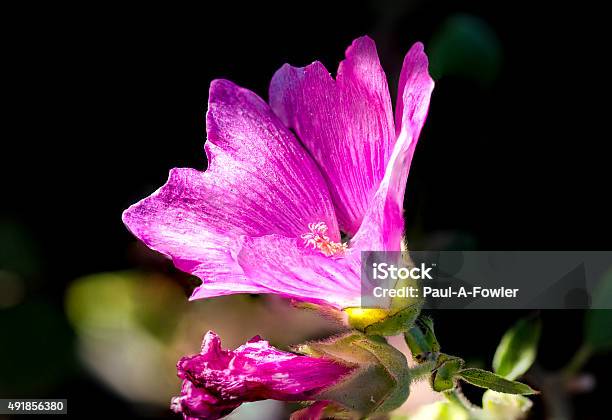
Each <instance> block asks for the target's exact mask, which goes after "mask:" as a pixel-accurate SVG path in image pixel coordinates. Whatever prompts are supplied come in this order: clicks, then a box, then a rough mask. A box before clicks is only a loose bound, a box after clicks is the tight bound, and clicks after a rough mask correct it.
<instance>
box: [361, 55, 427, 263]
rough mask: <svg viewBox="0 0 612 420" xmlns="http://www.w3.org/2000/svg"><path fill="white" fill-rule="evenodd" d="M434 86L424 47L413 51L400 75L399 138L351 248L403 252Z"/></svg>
mask: <svg viewBox="0 0 612 420" xmlns="http://www.w3.org/2000/svg"><path fill="white" fill-rule="evenodd" d="M433 88H434V82H433V80H432V79H431V77H430V76H429V72H428V60H427V56H426V55H425V53H424V52H423V44H421V43H416V44H414V45H413V47H412V48H411V49H410V51H409V52H408V54H406V58H405V59H404V65H403V67H402V73H401V75H400V91H399V98H398V107H397V111H398V113H397V116H396V119H397V124H398V127H400V129H399V137H398V139H397V143H396V144H395V147H394V149H393V154H392V155H391V158H390V160H389V164H388V165H387V168H386V171H385V177H384V179H383V181H382V182H381V184H380V187H379V188H378V191H376V195H375V197H374V199H373V200H372V204H371V206H370V208H368V211H367V213H366V216H365V217H364V221H363V224H362V225H361V227H360V229H359V232H357V234H356V235H355V237H354V238H353V240H352V241H351V247H355V248H357V249H362V250H369V251H385V250H397V251H399V250H400V249H401V241H402V236H403V233H404V219H403V214H402V213H403V203H404V192H405V191H406V181H407V179H408V172H409V170H410V163H411V162H412V156H413V155H414V150H415V148H416V145H417V141H418V139H419V134H420V133H421V129H422V128H423V124H425V119H426V118H427V111H428V109H429V100H430V98H431V93H432V91H433Z"/></svg>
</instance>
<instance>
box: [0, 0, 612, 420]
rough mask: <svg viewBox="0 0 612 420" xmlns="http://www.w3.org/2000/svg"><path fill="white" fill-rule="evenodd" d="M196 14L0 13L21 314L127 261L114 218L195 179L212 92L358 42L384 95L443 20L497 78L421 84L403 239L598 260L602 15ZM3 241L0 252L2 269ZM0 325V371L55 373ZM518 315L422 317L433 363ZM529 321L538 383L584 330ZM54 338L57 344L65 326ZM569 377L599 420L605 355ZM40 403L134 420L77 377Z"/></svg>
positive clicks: (207, 7) (129, 9) (327, 57)
mask: <svg viewBox="0 0 612 420" xmlns="http://www.w3.org/2000/svg"><path fill="white" fill-rule="evenodd" d="M209 3H212V2H207V3H202V5H201V6H200V7H197V8H194V7H175V6H172V7H170V6H167V5H166V6H152V5H146V6H145V5H142V6H138V7H136V6H125V5H123V6H117V7H111V6H109V5H103V4H100V5H98V6H97V7H93V6H88V7H86V8H85V7H83V6H71V7H67V6H53V7H48V6H47V7H42V8H34V6H32V8H31V9H27V10H14V11H10V12H9V13H7V14H6V15H5V17H4V20H7V21H8V22H7V23H8V24H9V26H7V29H8V31H7V35H6V37H5V42H4V44H5V53H4V54H3V55H4V56H5V58H6V60H3V61H4V64H3V67H4V68H5V70H8V71H7V73H5V77H4V83H3V85H4V88H5V89H6V91H8V92H9V95H7V96H5V99H8V100H5V104H6V105H7V108H8V110H7V112H6V113H5V116H6V117H8V118H7V121H6V126H5V127H6V128H8V130H7V132H6V134H5V135H4V136H3V139H2V149H3V152H2V156H1V161H0V162H1V163H2V177H3V182H2V189H3V191H2V198H1V203H2V204H1V208H0V219H1V221H2V222H3V223H5V225H10V226H18V229H19V230H20V231H23V232H26V235H27V237H28V241H29V243H30V245H28V246H30V248H31V249H33V250H34V251H33V252H35V253H36V254H37V255H38V261H39V264H40V266H39V269H38V270H37V272H36V274H35V275H34V276H33V277H35V280H32V281H30V283H28V288H27V290H26V299H30V300H31V299H44V300H45V301H46V302H49V304H50V305H56V306H58V307H61V305H62V299H63V296H64V291H65V287H66V286H67V284H68V283H69V282H70V281H71V280H73V279H74V278H77V277H79V276H82V275H85V274H87V273H92V272H102V271H112V270H120V269H125V268H129V267H133V266H134V265H137V264H139V261H138V259H136V258H134V253H133V252H130V249H133V246H134V242H135V239H134V238H133V237H132V236H131V235H130V234H129V233H128V231H127V230H126V229H125V227H124V226H123V224H122V223H121V219H120V215H121V211H122V210H123V209H125V208H126V207H127V206H129V205H130V204H132V203H133V202H135V201H136V200H139V199H140V198H142V197H144V196H146V195H148V194H149V193H151V192H152V191H153V190H154V189H156V188H157V187H159V186H160V185H161V184H162V183H163V182H165V180H166V177H167V172H168V170H169V169H170V168H172V167H195V168H200V169H204V168H205V167H206V159H205V155H204V153H203V143H204V141H205V137H206V136H205V124H204V114H205V111H206V102H207V97H208V85H209V83H210V81H211V80H212V79H214V78H227V79H230V80H232V81H234V82H236V83H238V84H239V85H241V86H244V87H248V88H250V89H252V90H253V91H255V92H256V93H258V94H260V95H262V96H263V97H264V98H267V87H268V83H269V80H270V78H271V76H272V74H273V73H274V71H275V70H276V69H278V68H279V67H280V66H281V65H282V64H283V63H285V62H290V63H292V64H294V65H306V64H308V63H310V62H311V61H313V60H315V59H318V60H321V61H322V62H323V63H324V64H325V65H326V66H327V68H328V69H329V70H330V71H332V73H333V72H335V68H336V66H337V64H338V62H339V61H340V60H341V59H342V58H343V52H344V49H345V48H346V47H347V46H348V45H350V42H351V41H352V40H353V39H354V38H356V37H358V36H360V35H363V34H369V35H370V36H372V37H373V38H374V40H375V41H376V42H377V46H378V50H379V55H380V57H381V62H382V65H383V67H384V68H385V70H386V72H387V75H388V77H389V80H390V88H391V90H392V97H393V98H395V82H396V80H397V77H398V74H399V67H400V65H401V59H402V58H403V54H404V53H405V52H406V51H407V50H408V48H409V47H410V46H411V45H412V43H413V42H415V41H417V40H420V41H423V42H424V43H425V45H426V48H429V46H430V44H431V42H430V41H432V39H435V37H436V36H439V34H440V31H441V28H442V27H443V25H444V23H445V22H446V21H447V19H448V18H449V17H452V16H456V15H457V14H458V13H459V14H462V15H463V16H465V15H468V16H471V17H475V18H476V19H478V20H479V21H481V22H483V23H484V24H485V25H486V26H487V27H488V28H489V29H490V30H491V31H492V33H493V34H494V37H495V38H496V40H497V42H498V43H499V52H500V54H501V55H500V57H501V59H500V60H499V70H498V71H495V72H494V74H493V76H491V77H490V78H489V79H488V80H487V81H486V82H483V79H485V76H487V77H489V75H490V73H487V75H484V76H483V77H482V78H480V79H479V77H478V76H479V74H478V69H477V70H476V71H475V73H473V74H472V75H471V77H470V75H468V76H465V75H457V74H452V73H450V74H445V75H442V76H441V77H439V80H437V85H436V89H435V91H434V94H433V98H432V102H431V108H430V113H429V118H428V121H427V123H426V126H425V128H424V130H423V133H422V136H421V140H420V142H419V146H418V148H417V153H416V154H415V158H414V163H413V167H412V169H411V173H410V178H409V181H408V189H407V198H406V203H405V208H406V214H407V221H408V223H407V226H408V232H407V235H408V238H409V241H410V242H409V243H414V244H416V245H417V246H423V247H425V246H428V245H431V244H432V243H433V244H435V243H438V242H439V241H443V242H445V241H446V242H448V241H451V242H452V241H458V242H457V243H459V244H463V245H457V246H459V247H461V246H464V247H468V246H469V247H471V248H473V249H487V250H492V249H514V250H557V249H558V250H574V249H579V250H596V249H597V250H609V249H610V248H611V246H610V241H611V239H610V238H611V236H610V234H611V233H612V232H611V223H610V214H612V211H611V204H610V200H609V196H610V181H611V177H610V145H609V142H610V136H609V133H608V130H607V128H608V123H609V121H608V119H609V118H610V117H609V115H608V110H609V105H608V100H609V99H608V98H609V96H608V94H607V92H606V88H607V84H608V81H607V78H608V71H607V67H608V66H607V59H608V53H609V47H608V45H607V41H608V39H607V35H608V31H609V23H608V22H606V20H607V18H606V13H605V12H604V10H603V9H597V8H596V7H595V5H594V4H589V3H587V2H577V3H567V4H561V3H558V2H557V3H554V4H553V5H550V6H547V5H543V4H539V5H538V4H534V2H525V3H521V2H504V3H500V2H490V1H483V2H471V1H458V2H456V1H449V2H440V1H435V2H424V1H414V2H400V1H382V2H374V1H372V2H365V3H359V2H337V3H336V2H330V1H327V2H319V3H317V2H314V1H310V2H299V3H298V2H295V3H294V2H285V3H278V4H274V5H273V4H271V3H265V4H264V3H260V2H250V3H247V4H239V3H236V2H215V4H209ZM7 238H8V239H7ZM11 238H12V237H11V236H10V235H9V236H7V237H6V238H3V239H4V240H5V244H4V245H3V248H2V249H4V251H5V252H7V253H8V252H9V251H7V250H10V249H12V248H13V246H12V245H13V244H12V243H11V241H12V239H11ZM2 311H3V310H2V309H0V316H2V317H3V318H4V319H5V320H8V321H7V323H6V324H3V325H9V324H10V325H11V327H10V328H12V329H11V336H6V335H5V336H4V337H2V338H0V342H1V343H2V344H1V347H3V348H4V349H5V350H3V351H4V352H5V354H4V356H3V358H4V360H2V361H0V363H8V364H11V363H17V364H20V363H23V364H28V363H35V360H21V359H19V357H20V355H21V354H22V350H23V347H24V346H26V345H27V346H33V345H34V346H38V348H37V350H36V351H35V352H33V354H34V355H35V357H36V358H38V357H40V358H45V357H68V356H65V353H64V352H63V351H62V350H61V349H60V350H58V352H57V354H56V355H51V356H49V355H48V354H46V351H45V347H46V344H48V342H47V341H45V340H46V339H43V338H40V339H39V340H38V341H37V339H31V338H30V339H27V340H26V341H21V337H22V335H25V334H22V333H20V332H16V330H19V328H18V326H19V325H20V324H19V322H20V321H19V317H18V313H17V312H16V311H17V309H15V308H13V309H9V310H6V311H5V313H4V314H3V313H2ZM11 311H12V312H11ZM519 315H521V314H520V313H518V311H515V312H513V311H508V312H501V311H497V312H486V313H485V312H482V311H479V312H472V313H470V312H468V311H463V312H461V313H452V314H451V313H441V314H436V315H435V316H436V328H437V330H438V331H439V333H438V334H439V337H440V339H441V341H442V344H443V347H444V349H446V350H447V351H448V352H449V353H453V352H454V353H457V354H461V355H464V356H466V357H468V358H469V357H470V356H472V357H483V355H486V356H487V357H490V356H492V354H493V351H494V349H495V345H496V343H497V341H498V339H499V336H500V335H501V334H502V333H503V331H504V330H505V328H507V327H508V326H509V325H510V324H511V323H512V322H513V320H514V319H516V318H517V317H518V316H519ZM542 316H543V319H544V333H543V334H544V335H543V341H542V345H541V356H540V362H541V364H542V365H544V366H545V367H548V368H550V369H553V368H555V367H558V366H560V365H561V364H563V363H564V362H566V361H567V359H569V357H570V356H571V354H572V352H573V351H574V350H575V349H576V347H577V346H578V345H579V343H580V340H581V334H582V333H581V325H582V324H581V323H582V316H583V315H582V313H581V312H577V311H576V312H572V311H563V312H561V311H558V312H546V313H544V314H542ZM485 331H494V332H495V333H493V334H490V333H484V332H485ZM65 334H66V335H65V337H66V341H67V342H68V341H70V340H71V337H72V332H71V331H70V329H69V328H68V327H66V330H65ZM51 339H53V338H51ZM54 339H55V340H61V339H62V338H61V336H60V338H58V337H57V336H56V337H55V338H54ZM41 340H42V341H41ZM11 348H12V349H13V350H8V349H11ZM28 354H29V353H28ZM62 355H64V356H62ZM11 358H16V359H17V360H11ZM587 368H588V369H590V371H592V372H594V373H595V374H596V376H597V379H598V384H599V388H597V390H596V391H595V393H593V394H590V395H587V396H584V397H580V398H578V400H577V404H578V407H580V410H581V412H582V413H583V414H582V416H581V418H601V417H597V412H598V411H597V406H598V403H599V401H601V399H602V398H605V396H606V395H607V394H608V393H609V391H610V387H609V384H607V383H606V380H605V377H606V375H609V374H610V373H611V372H610V368H609V367H607V366H606V363H605V360H604V358H595V359H593V360H592V361H591V362H590V364H589V365H588V366H587ZM32 380H34V381H35V380H36V379H35V378H33V379H32ZM50 394H52V396H58V397H59V396H66V397H67V398H69V399H70V401H71V403H72V405H71V408H72V410H73V411H72V413H73V414H75V415H76V413H77V412H79V413H80V414H83V413H87V410H88V409H91V408H93V407H95V411H96V412H97V413H115V412H116V410H124V411H123V412H126V413H128V415H133V416H136V414H135V413H136V412H135V411H133V410H134V408H133V407H129V406H127V405H126V404H125V403H124V402H122V401H121V400H120V399H118V398H117V397H115V396H114V395H113V394H112V393H110V392H109V391H107V390H105V389H104V388H102V387H101V386H99V385H97V383H96V382H95V381H94V380H92V379H90V378H89V376H88V375H87V374H86V373H85V372H83V371H81V370H80V369H79V368H75V372H74V373H71V374H70V375H67V377H66V379H65V380H63V381H61V382H59V384H58V385H57V387H56V388H55V389H54V390H53V391H52V392H51V393H50ZM20 396H25V395H20ZM31 396H40V395H31ZM130 413H131V414H130ZM138 413H140V414H139V415H143V414H142V411H138ZM155 414H158V413H155ZM161 414H167V413H161ZM151 415H153V414H151Z"/></svg>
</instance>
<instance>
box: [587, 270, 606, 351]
mask: <svg viewBox="0 0 612 420" xmlns="http://www.w3.org/2000/svg"><path fill="white" fill-rule="evenodd" d="M592 306H593V307H594V308H611V309H591V310H590V311H588V312H587V316H586V325H585V330H586V331H585V332H586V337H585V339H586V343H587V345H588V347H589V348H590V349H591V350H593V351H595V352H598V351H606V350H610V349H612V328H611V327H610V326H611V325H612V270H611V271H608V272H607V273H606V274H605V275H604V276H603V278H602V279H601V281H600V283H599V284H598V285H597V288H596V289H595V292H594V293H593V305H592Z"/></svg>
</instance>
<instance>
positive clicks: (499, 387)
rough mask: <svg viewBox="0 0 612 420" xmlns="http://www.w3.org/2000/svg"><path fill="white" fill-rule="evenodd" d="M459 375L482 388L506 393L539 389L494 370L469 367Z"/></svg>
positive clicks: (523, 392) (524, 392)
mask: <svg viewBox="0 0 612 420" xmlns="http://www.w3.org/2000/svg"><path fill="white" fill-rule="evenodd" d="M457 376H458V377H459V378H461V379H463V380H464V381H465V382H467V383H470V384H472V385H474V386H477V387H480V388H487V389H492V390H493V391H497V392H503V393H505V394H520V395H532V394H537V393H538V391H535V390H534V389H532V388H531V387H530V386H529V385H526V384H524V383H521V382H516V381H511V380H509V379H506V378H504V377H503V376H499V375H497V374H495V373H493V372H489V371H486V370H482V369H476V368H468V369H463V370H460V371H459V372H457Z"/></svg>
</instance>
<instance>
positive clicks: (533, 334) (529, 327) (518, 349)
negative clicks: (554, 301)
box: [493, 318, 542, 380]
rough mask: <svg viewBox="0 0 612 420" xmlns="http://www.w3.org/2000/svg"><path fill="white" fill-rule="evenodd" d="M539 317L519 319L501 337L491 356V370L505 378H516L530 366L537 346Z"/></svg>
mask: <svg viewBox="0 0 612 420" xmlns="http://www.w3.org/2000/svg"><path fill="white" fill-rule="evenodd" d="M541 329H542V326H541V322H540V320H539V319H533V318H526V319H521V320H519V321H518V322H517V323H516V324H515V325H514V326H513V327H512V328H510V329H509V330H508V331H506V333H505V334H504V336H503V337H502V339H501V342H500V343H499V346H497V350H496V351H495V356H494V357H493V371H494V372H495V373H497V374H499V375H501V376H503V377H504V378H506V379H510V380H513V379H516V378H518V377H519V376H521V375H522V374H524V373H525V372H527V370H528V369H529V368H530V367H531V365H532V364H533V362H534V360H535V358H536V352H537V348H538V341H539V339H540V331H541Z"/></svg>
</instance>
